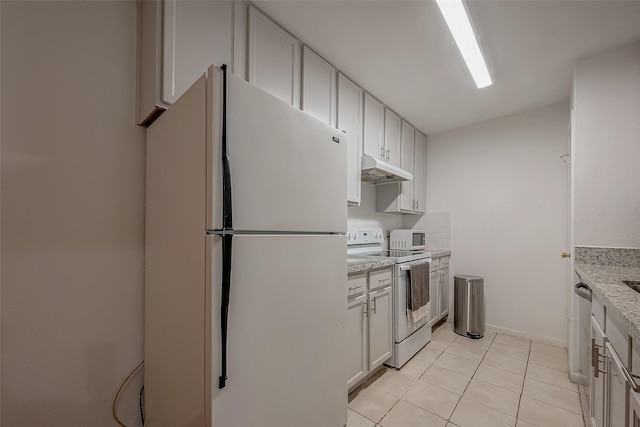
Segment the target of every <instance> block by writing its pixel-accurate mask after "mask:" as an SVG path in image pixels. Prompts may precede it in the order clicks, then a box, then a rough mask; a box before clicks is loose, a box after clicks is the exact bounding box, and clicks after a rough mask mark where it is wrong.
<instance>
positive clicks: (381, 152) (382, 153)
mask: <svg viewBox="0 0 640 427" xmlns="http://www.w3.org/2000/svg"><path fill="white" fill-rule="evenodd" d="M380 158H381V159H382V160H384V147H380Z"/></svg>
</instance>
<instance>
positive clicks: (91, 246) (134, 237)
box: [0, 1, 144, 427]
mask: <svg viewBox="0 0 640 427" xmlns="http://www.w3.org/2000/svg"><path fill="white" fill-rule="evenodd" d="M0 5H1V6H0V7H1V9H2V14H1V18H2V22H1V31H2V37H1V39H2V64H1V66H2V70H1V78H2V81H1V86H2V100H1V108H2V129H1V137H2V147H1V156H2V164H1V166H2V169H1V172H2V177H1V179H2V184H3V187H2V200H1V203H2V205H1V221H2V222H1V227H2V236H1V241H0V244H1V248H0V249H1V262H2V272H1V281H2V282H1V283H2V301H1V304H2V306H1V315H2V319H1V325H2V366H1V368H2V378H1V384H0V385H1V387H0V390H1V392H2V393H1V396H2V402H1V404H2V415H1V419H0V422H1V424H2V425H3V426H7V427H34V426H92V427H98V426H114V425H116V423H115V421H113V419H112V416H111V403H112V401H113V398H114V395H115V393H116V390H117V388H118V387H119V385H120V383H121V382H122V381H123V380H124V378H125V377H126V376H127V374H128V373H129V372H130V371H131V370H132V369H133V368H134V367H135V366H136V365H137V364H138V363H139V362H140V361H141V360H142V357H143V340H142V334H143V272H144V269H143V266H144V264H143V262H144V234H143V233H144V130H143V129H142V128H140V127H137V126H136V125H135V124H134V107H135V96H136V86H135V78H136V4H135V2H132V1H119V2H112V1H105V2H99V1H97V2H53V1H51V2H50V1H46V2H26V1H19V2H9V1H2V2H1V3H0ZM138 386H139V379H138ZM137 391H138V389H137V388H136V387H134V388H132V389H131V392H132V393H134V394H135V393H137ZM136 397H137V396H136ZM128 402H131V405H133V404H134V403H135V402H132V401H131V400H128ZM134 409H135V408H134ZM131 414H133V415H131V416H125V418H124V421H126V423H127V424H128V425H129V426H137V425H139V422H138V421H137V420H138V416H137V411H136V410H132V411H131Z"/></svg>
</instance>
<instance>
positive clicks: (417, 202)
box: [416, 200, 420, 210]
mask: <svg viewBox="0 0 640 427" xmlns="http://www.w3.org/2000/svg"><path fill="white" fill-rule="evenodd" d="M418 208H420V200H416V210H418Z"/></svg>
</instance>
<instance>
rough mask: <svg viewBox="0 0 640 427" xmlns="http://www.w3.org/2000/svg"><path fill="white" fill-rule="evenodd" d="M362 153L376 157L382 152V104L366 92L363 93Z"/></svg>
mask: <svg viewBox="0 0 640 427" xmlns="http://www.w3.org/2000/svg"><path fill="white" fill-rule="evenodd" d="M362 151H363V153H364V154H368V155H370V156H371V157H375V158H376V159H382V160H384V158H385V153H384V105H383V104H382V102H380V101H378V100H377V99H375V98H374V97H373V96H371V95H369V94H368V93H365V94H364V145H363V149H362Z"/></svg>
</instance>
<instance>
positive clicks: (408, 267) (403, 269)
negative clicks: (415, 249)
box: [400, 261, 429, 271]
mask: <svg viewBox="0 0 640 427" xmlns="http://www.w3.org/2000/svg"><path fill="white" fill-rule="evenodd" d="M428 263H429V261H425V262H419V263H416V264H413V265H420V264H428ZM409 269H411V266H410V265H402V266H400V271H407V270H409Z"/></svg>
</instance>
